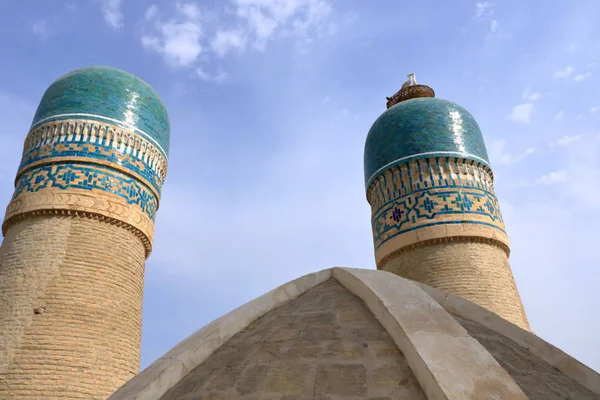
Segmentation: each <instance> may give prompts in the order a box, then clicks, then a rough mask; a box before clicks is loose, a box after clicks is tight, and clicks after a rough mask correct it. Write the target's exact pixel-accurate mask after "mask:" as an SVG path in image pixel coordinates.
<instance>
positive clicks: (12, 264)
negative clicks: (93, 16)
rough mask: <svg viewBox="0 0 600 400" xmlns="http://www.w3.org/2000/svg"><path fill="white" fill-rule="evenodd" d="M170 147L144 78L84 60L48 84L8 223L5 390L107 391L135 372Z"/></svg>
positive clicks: (2, 320) (3, 299)
mask: <svg viewBox="0 0 600 400" xmlns="http://www.w3.org/2000/svg"><path fill="white" fill-rule="evenodd" d="M168 151H169V120H168V116H167V112H166V109H165V107H164V105H163V103H162V101H161V100H160V98H159V96H158V94H156V92H155V91H154V90H153V89H152V88H151V87H150V86H149V85H148V84H147V83H145V82H143V81H142V80H140V79H138V78H137V77H135V76H133V75H131V74H129V73H126V72H123V71H120V70H117V69H113V68H107V67H89V68H82V69H79V70H76V71H73V72H71V73H68V74H66V75H64V76H62V77H60V78H59V79H58V80H56V81H55V82H54V83H52V85H50V87H49V88H48V90H46V92H45V93H44V96H43V97H42V100H41V102H40V105H39V106H38V109H37V111H36V113H35V117H34V118H33V123H32V125H31V128H30V130H29V133H28V135H27V138H26V139H25V145H24V149H23V157H22V160H21V164H20V166H19V169H18V172H17V176H16V179H15V191H14V195H13V197H12V200H11V202H10V203H9V205H8V207H7V210H6V215H5V218H4V223H3V225H2V232H3V234H4V241H3V243H2V246H1V247H0V398H2V399H9V398H10V399H49V398H69V399H79V398H81V399H105V398H106V397H108V396H109V395H110V394H111V393H113V392H114V391H115V390H116V389H117V388H119V387H120V386H121V385H122V384H124V383H125V382H126V381H127V380H129V379H130V378H131V377H133V376H134V375H135V374H137V373H138V372H139V366H140V336H141V317H142V293H143V287H144V263H145V260H146V258H147V257H148V255H149V254H150V251H151V249H152V238H153V233H154V218H155V215H156V211H157V209H158V203H159V198H160V191H161V187H162V184H163V182H164V179H165V175H166V171H167V154H168Z"/></svg>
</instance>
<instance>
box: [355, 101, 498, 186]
mask: <svg viewBox="0 0 600 400" xmlns="http://www.w3.org/2000/svg"><path fill="white" fill-rule="evenodd" d="M436 156H446V157H448V156H449V157H461V158H466V159H470V160H473V161H477V162H479V163H482V164H484V165H486V166H488V167H489V160H488V155H487V151H486V148H485V144H484V141H483V136H482V134H481V131H480V130H479V126H478V125H477V122H476V121H475V118H473V116H472V115H471V114H469V112H468V111H467V110H465V109H464V108H462V107H461V106H459V105H457V104H455V103H453V102H451V101H448V100H443V99H439V98H435V97H422V98H412V99H409V100H404V101H401V102H399V103H397V104H395V105H393V106H392V107H390V108H389V109H387V110H386V111H385V112H384V113H383V114H382V115H381V116H380V117H379V118H377V120H376V121H375V123H373V126H372V127H371V129H370V130H369V134H368V136H367V141H366V144H365V154H364V169H365V183H366V186H367V188H368V187H369V185H370V183H371V182H372V181H373V179H374V178H376V177H377V176H378V175H380V174H381V173H382V172H384V171H385V170H387V169H389V168H391V167H393V166H395V165H398V164H400V163H404V162H407V161H409V160H413V159H419V158H429V157H436Z"/></svg>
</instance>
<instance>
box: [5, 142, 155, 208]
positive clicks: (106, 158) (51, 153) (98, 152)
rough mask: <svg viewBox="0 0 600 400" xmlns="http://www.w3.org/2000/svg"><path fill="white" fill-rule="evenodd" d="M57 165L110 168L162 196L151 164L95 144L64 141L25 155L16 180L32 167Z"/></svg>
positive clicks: (47, 145) (38, 148) (36, 149)
mask: <svg viewBox="0 0 600 400" xmlns="http://www.w3.org/2000/svg"><path fill="white" fill-rule="evenodd" d="M57 162H59V163H64V162H72V163H82V164H85V165H90V164H92V163H94V164H99V165H104V166H108V167H111V168H114V169H115V170H118V171H120V172H123V173H125V174H128V175H132V176H133V177H134V178H138V179H139V180H140V181H141V182H142V183H144V184H146V185H147V186H150V188H151V189H152V190H153V192H154V194H155V196H156V197H157V198H158V197H159V196H160V192H161V188H162V180H161V177H160V176H159V175H158V174H157V173H156V172H155V171H154V170H153V169H151V168H150V167H149V166H148V164H146V163H144V162H143V161H141V160H140V159H138V158H137V157H135V156H133V155H131V154H127V153H126V152H121V151H119V150H117V149H115V148H114V147H112V146H107V145H100V144H93V143H81V142H73V141H64V142H60V143H56V144H46V145H43V146H41V147H37V148H34V149H33V150H31V151H29V152H27V153H26V154H25V155H24V156H23V158H22V160H21V165H20V166H19V170H18V172H17V178H16V181H18V180H19V177H20V176H21V175H22V174H23V173H25V172H26V171H28V170H30V169H32V168H33V167H37V166H39V165H42V164H51V163H52V164H53V163H57Z"/></svg>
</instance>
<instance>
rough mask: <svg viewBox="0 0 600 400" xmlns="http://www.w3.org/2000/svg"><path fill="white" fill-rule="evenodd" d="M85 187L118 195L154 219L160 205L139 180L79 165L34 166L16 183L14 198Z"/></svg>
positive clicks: (112, 171)
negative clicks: (44, 191) (34, 193)
mask: <svg viewBox="0 0 600 400" xmlns="http://www.w3.org/2000/svg"><path fill="white" fill-rule="evenodd" d="M50 188H55V189H61V190H65V189H69V188H74V189H85V190H90V191H92V190H96V191H100V192H106V193H111V194H115V195H117V196H119V197H121V198H122V199H123V200H125V202H126V203H127V204H130V205H136V206H139V207H140V208H141V209H142V211H144V212H145V213H146V214H147V215H148V217H149V218H150V219H151V220H154V217H155V215H156V210H157V208H158V201H157V198H156V197H155V196H154V194H153V193H152V191H151V190H150V189H149V188H148V187H146V186H144V185H143V184H141V183H140V182H139V181H138V180H137V179H133V178H130V177H128V176H126V175H124V174H120V173H118V172H116V171H114V170H112V169H109V168H101V167H97V166H91V165H80V164H70V163H68V164H51V165H43V166H40V167H36V168H33V169H31V170H29V171H27V172H25V173H24V174H22V175H21V176H20V177H19V178H18V179H17V182H16V185H15V193H14V195H13V200H14V199H16V198H17V197H19V196H20V195H21V194H24V193H26V192H37V191H39V190H42V189H50Z"/></svg>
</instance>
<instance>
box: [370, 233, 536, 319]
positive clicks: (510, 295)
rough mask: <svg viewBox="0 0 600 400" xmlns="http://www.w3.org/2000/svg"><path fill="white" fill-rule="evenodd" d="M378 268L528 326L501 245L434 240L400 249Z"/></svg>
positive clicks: (466, 240) (467, 240)
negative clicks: (450, 294) (401, 250)
mask: <svg viewBox="0 0 600 400" xmlns="http://www.w3.org/2000/svg"><path fill="white" fill-rule="evenodd" d="M379 269H382V270H384V271H388V272H392V273H394V274H397V275H399V276H402V277H404V278H407V279H410V280H413V281H417V282H422V283H424V284H426V285H429V286H432V287H434V288H437V289H441V290H444V291H447V292H450V293H452V294H455V295H457V296H460V297H462V298H465V299H467V300H469V301H472V302H473V303H475V304H478V305H480V306H482V307H484V308H486V309H488V310H490V311H492V312H494V313H496V314H497V315H499V316H500V317H502V318H504V319H506V320H508V321H510V322H512V323H513V324H515V325H517V326H519V327H521V328H523V329H526V330H529V322H528V321H527V317H526V315H525V310H524V308H523V303H522V302H521V297H520V296H519V292H518V290H517V286H516V284H515V280H514V277H513V274H512V271H511V269H510V264H509V262H508V256H507V255H506V253H505V251H504V250H503V249H501V248H500V247H498V246H495V245H493V244H488V243H480V242H473V241H470V240H469V239H468V238H466V239H465V240H463V241H453V242H443V243H432V244H428V245H426V246H423V247H417V248H413V249H410V250H408V251H403V252H400V253H399V254H397V255H396V256H395V257H390V258H389V259H387V261H386V262H384V263H383V264H382V265H380V266H379Z"/></svg>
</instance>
